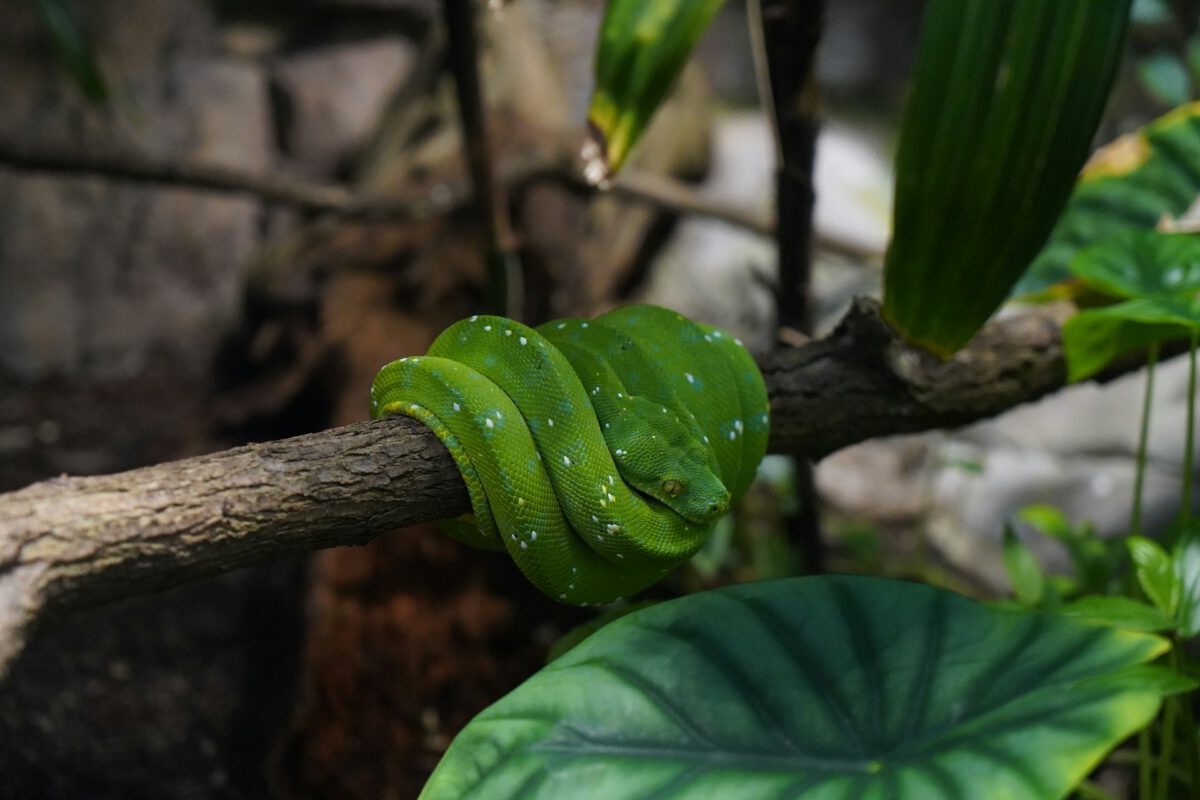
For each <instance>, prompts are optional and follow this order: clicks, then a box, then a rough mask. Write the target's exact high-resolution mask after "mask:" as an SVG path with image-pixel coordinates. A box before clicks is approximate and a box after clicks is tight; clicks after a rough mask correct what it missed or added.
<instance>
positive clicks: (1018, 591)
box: [1001, 525, 1046, 606]
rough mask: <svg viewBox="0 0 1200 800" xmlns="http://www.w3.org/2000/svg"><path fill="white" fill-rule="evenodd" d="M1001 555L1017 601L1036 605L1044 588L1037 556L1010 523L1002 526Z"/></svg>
mask: <svg viewBox="0 0 1200 800" xmlns="http://www.w3.org/2000/svg"><path fill="white" fill-rule="evenodd" d="M1001 556H1002V558H1003V560H1004V569H1005V571H1006V572H1008V579H1009V581H1011V582H1012V587H1013V594H1015V595H1016V597H1017V601H1018V602H1019V603H1022V604H1023V605H1027V606H1036V605H1037V604H1038V603H1039V602H1040V601H1041V599H1042V594H1043V592H1045V589H1046V580H1045V576H1044V575H1042V567H1041V565H1040V564H1038V561H1037V558H1036V557H1034V555H1033V552H1032V551H1031V550H1030V549H1029V548H1028V547H1027V546H1026V545H1025V543H1024V542H1022V541H1021V540H1020V539H1019V538H1018V537H1017V533H1016V531H1014V530H1013V529H1012V526H1011V525H1005V526H1004V543H1003V545H1002V552H1001Z"/></svg>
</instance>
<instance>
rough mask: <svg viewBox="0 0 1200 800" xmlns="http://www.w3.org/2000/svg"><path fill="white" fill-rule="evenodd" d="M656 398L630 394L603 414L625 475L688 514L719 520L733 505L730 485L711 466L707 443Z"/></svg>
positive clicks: (695, 519) (644, 490)
mask: <svg viewBox="0 0 1200 800" xmlns="http://www.w3.org/2000/svg"><path fill="white" fill-rule="evenodd" d="M662 409H663V406H662V405H661V404H659V403H656V402H654V401H652V400H645V399H643V398H637V397H632V398H628V404H627V406H626V407H625V408H624V409H622V412H621V413H620V414H619V415H618V416H615V417H612V418H610V419H607V420H605V421H606V422H608V423H609V424H608V427H607V428H605V430H604V434H605V441H606V442H607V444H608V446H609V449H610V450H611V451H613V452H614V453H617V452H618V451H619V452H620V453H621V455H620V457H619V458H617V459H616V463H617V469H618V470H619V471H620V472H621V477H622V478H623V479H624V480H625V482H626V483H628V484H630V485H631V486H633V487H634V488H636V489H637V490H638V491H640V492H642V494H645V495H649V496H650V497H653V498H654V499H655V500H658V501H659V502H660V503H662V504H664V505H666V506H667V507H668V508H670V509H671V510H672V511H674V512H675V513H676V514H678V515H679V516H681V517H683V518H684V519H686V520H688V521H690V522H695V523H697V524H701V525H703V524H707V523H710V522H715V521H716V520H717V518H719V517H720V516H721V515H722V514H724V513H725V512H726V511H728V510H729V500H730V498H729V491H728V490H727V489H726V488H725V484H724V483H722V482H721V479H720V477H719V476H718V475H717V474H716V472H714V471H713V466H712V459H711V458H710V457H709V452H708V449H707V448H706V447H705V446H704V445H703V444H701V443H700V442H699V441H698V440H697V439H696V438H695V437H694V435H693V433H692V430H691V428H690V427H689V426H688V425H686V424H685V423H683V422H681V421H680V419H679V418H678V417H677V416H676V414H675V412H674V411H672V410H668V411H667V412H666V413H664V412H663V411H662Z"/></svg>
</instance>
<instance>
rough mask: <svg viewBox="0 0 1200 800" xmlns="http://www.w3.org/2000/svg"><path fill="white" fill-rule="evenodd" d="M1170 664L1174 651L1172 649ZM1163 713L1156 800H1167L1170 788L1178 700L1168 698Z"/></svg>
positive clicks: (1176, 698)
mask: <svg viewBox="0 0 1200 800" xmlns="http://www.w3.org/2000/svg"><path fill="white" fill-rule="evenodd" d="M1171 660H1172V662H1174V661H1176V659H1175V658H1174V650H1173V649H1172V659H1171ZM1165 705H1166V708H1165V710H1164V711H1163V721H1162V736H1161V737H1160V738H1159V751H1158V787H1157V789H1156V791H1155V793H1154V796H1155V797H1156V798H1157V800H1169V799H1170V795H1169V794H1168V791H1169V790H1170V788H1171V756H1172V755H1174V754H1173V752H1172V751H1173V750H1174V749H1175V718H1176V716H1178V713H1179V698H1178V697H1168V698H1167V700H1166V703H1165Z"/></svg>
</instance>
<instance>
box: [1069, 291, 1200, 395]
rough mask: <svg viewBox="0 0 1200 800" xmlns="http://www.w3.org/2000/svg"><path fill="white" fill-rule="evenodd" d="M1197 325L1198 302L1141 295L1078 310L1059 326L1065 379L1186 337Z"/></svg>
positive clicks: (1199, 319)
mask: <svg viewBox="0 0 1200 800" xmlns="http://www.w3.org/2000/svg"><path fill="white" fill-rule="evenodd" d="M1197 327H1200V302H1197V301H1196V300H1194V299H1187V300H1184V299H1176V298H1164V297H1154V298H1143V299H1138V300H1126V301H1125V302H1123V303H1117V304H1116V305H1111V306H1105V307H1103V308H1094V309H1087V310H1085V311H1080V312H1078V313H1077V314H1075V315H1074V316H1072V317H1071V318H1070V319H1068V320H1067V322H1066V324H1065V325H1063V333H1062V335H1063V354H1064V355H1065V356H1066V359H1067V379H1068V380H1070V381H1081V380H1083V379H1084V378H1089V377H1091V376H1092V375H1095V374H1096V373H1097V372H1099V371H1100V370H1102V369H1104V368H1105V367H1106V366H1108V364H1109V363H1110V362H1112V360H1113V359H1115V358H1117V357H1118V356H1121V355H1124V354H1126V353H1129V352H1132V351H1134V350H1143V349H1145V348H1146V347H1148V346H1149V345H1151V344H1153V343H1154V342H1163V341H1167V340H1170V339H1178V338H1182V337H1184V336H1187V335H1188V333H1189V331H1191V330H1193V329H1196V328H1197Z"/></svg>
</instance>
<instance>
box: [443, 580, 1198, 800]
mask: <svg viewBox="0 0 1200 800" xmlns="http://www.w3.org/2000/svg"><path fill="white" fill-rule="evenodd" d="M1166 646H1167V645H1166V642H1165V641H1163V640H1162V639H1159V638H1157V637H1154V636H1151V635H1148V634H1144V633H1137V632H1132V631H1125V630H1118V629H1115V628H1103V627H1096V626H1092V625H1085V624H1081V623H1078V622H1075V621H1073V620H1069V619H1065V618H1062V617H1058V616H1053V615H1043V614H1030V613H1019V612H1018V613H1014V612H1009V611H1001V610H997V609H993V608H988V607H986V606H983V605H980V604H978V603H975V602H973V601H970V600H967V599H966V598H963V597H960V596H958V595H955V594H952V593H950V592H946V591H943V590H939V589H934V588H932V587H929V586H923V585H920V584H909V583H902V582H895V581H886V580H881V579H874V578H851V577H820V578H801V579H789V580H781V581H764V582H759V583H754V584H749V585H743V586H737V587H731V588H727V589H722V590H718V591H712V592H704V593H700V594H695V595H691V596H689V597H685V598H681V599H679V600H675V601H671V602H668V603H662V604H659V605H656V606H654V607H652V608H648V609H643V610H641V611H638V612H635V613H633V614H630V615H628V616H626V617H623V618H622V619H620V620H617V621H616V622H614V623H612V624H610V625H608V626H606V627H605V628H603V629H602V630H600V631H599V632H597V633H595V634H593V635H592V636H590V637H589V638H588V639H586V640H585V641H584V642H582V643H581V644H579V645H578V646H576V647H575V648H574V649H573V650H571V651H570V652H569V653H567V654H566V655H564V656H562V657H561V658H559V659H558V660H556V661H555V662H553V663H552V664H550V665H549V666H547V667H546V668H545V669H543V670H542V671H541V672H539V673H538V674H537V675H535V676H534V677H533V678H531V679H530V680H529V681H527V682H526V683H525V684H524V685H522V686H520V687H518V688H517V689H516V690H515V691H513V692H512V693H511V694H509V695H508V696H507V697H505V698H503V699H502V700H500V701H499V702H498V703H496V704H495V705H494V706H492V707H491V708H489V709H487V710H486V711H484V712H483V713H482V714H480V715H479V716H478V717H477V718H476V719H475V720H474V721H472V722H471V723H470V724H469V725H468V726H467V727H466V729H464V731H463V732H462V733H461V734H460V735H459V737H458V738H457V739H456V740H455V741H454V743H453V744H452V745H451V747H450V750H449V751H448V752H447V754H446V757H445V759H444V760H443V761H442V763H441V764H440V765H439V766H438V768H437V770H436V772H435V773H434V775H433V777H432V778H431V779H430V782H429V784H428V785H427V786H426V789H425V792H424V793H423V794H422V797H423V798H424V800H442V798H455V800H457V798H461V797H473V798H481V799H482V800H501V799H502V798H522V800H525V799H526V798H530V799H532V798H604V800H622V799H623V798H648V797H658V796H665V795H667V794H669V795H670V796H671V797H672V798H676V799H677V800H687V799H688V798H709V797H738V798H751V799H752V798H760V797H771V798H774V797H781V796H789V797H790V796H799V795H801V794H803V796H804V797H805V798H813V800H821V798H827V797H828V798H834V797H836V798H842V797H848V796H853V797H875V796H878V797H885V796H892V797H907V798H922V799H923V800H926V799H932V798H939V797H947V798H951V797H954V798H959V797H969V796H973V789H972V787H978V786H982V785H986V786H987V787H988V792H989V796H994V797H999V796H1003V797H1010V798H1051V797H1061V796H1064V795H1065V794H1066V792H1067V791H1068V790H1069V789H1070V787H1071V786H1072V785H1073V784H1075V783H1076V782H1078V781H1079V779H1081V778H1082V777H1083V776H1084V775H1086V774H1087V772H1088V771H1089V770H1090V769H1091V768H1092V767H1093V766H1094V765H1095V764H1096V762H1097V761H1098V760H1099V759H1100V758H1101V757H1102V755H1103V754H1104V753H1105V752H1107V750H1108V749H1110V748H1111V747H1112V746H1113V745H1115V744H1116V743H1117V742H1119V741H1121V740H1122V739H1123V738H1124V737H1126V736H1128V735H1129V734H1130V733H1132V732H1133V731H1135V730H1137V729H1138V728H1139V727H1141V726H1142V725H1144V724H1145V723H1146V722H1147V721H1148V720H1149V719H1150V718H1151V716H1152V715H1153V714H1154V713H1155V711H1156V709H1157V708H1158V706H1159V703H1160V700H1161V697H1162V696H1163V695H1164V694H1167V693H1169V692H1176V691H1181V690H1185V689H1187V688H1190V687H1191V685H1192V684H1191V683H1190V682H1187V681H1184V680H1181V679H1179V678H1178V677H1177V676H1175V675H1173V674H1172V673H1170V672H1169V671H1166V670H1162V669H1160V668H1155V667H1150V666H1147V665H1146V662H1147V661H1149V660H1150V659H1153V658H1155V657H1156V656H1158V655H1160V654H1161V653H1163V652H1164V651H1165V649H1166Z"/></svg>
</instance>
